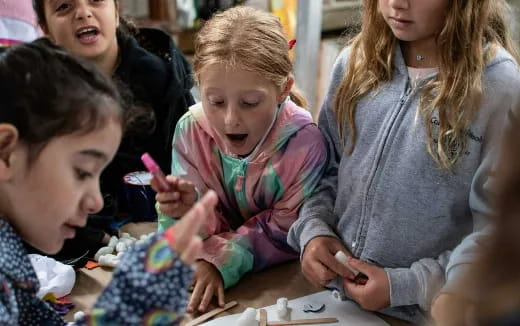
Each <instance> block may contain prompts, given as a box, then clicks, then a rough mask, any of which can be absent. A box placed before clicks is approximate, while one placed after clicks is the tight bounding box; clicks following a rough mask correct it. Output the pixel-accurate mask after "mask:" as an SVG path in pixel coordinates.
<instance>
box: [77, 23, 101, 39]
mask: <svg viewBox="0 0 520 326" xmlns="http://www.w3.org/2000/svg"><path fill="white" fill-rule="evenodd" d="M98 35H99V29H98V28H96V27H93V26H88V27H82V28H80V29H78V31H77V32H76V37H77V38H78V39H79V40H80V41H81V42H82V43H92V42H95V41H96V40H97V37H98Z"/></svg>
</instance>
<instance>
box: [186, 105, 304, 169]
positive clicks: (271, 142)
mask: <svg viewBox="0 0 520 326" xmlns="http://www.w3.org/2000/svg"><path fill="white" fill-rule="evenodd" d="M190 112H191V114H192V115H193V117H194V119H195V121H196V123H197V124H198V125H199V126H200V127H201V128H202V129H203V130H204V132H206V133H207V134H208V135H209V136H210V137H211V138H212V139H213V140H214V141H215V143H216V145H217V147H218V149H219V151H220V152H221V153H222V154H224V155H227V156H230V157H233V158H236V155H234V154H233V153H230V152H228V151H227V150H226V146H225V143H224V141H223V140H221V139H220V137H219V136H218V134H217V133H216V131H215V130H214V129H213V127H212V124H211V123H210V121H209V120H208V118H207V117H206V115H205V113H204V109H203V107H202V103H197V104H195V105H193V106H192V107H190ZM312 123H313V121H312V117H311V115H310V113H309V112H308V111H306V110H304V109H302V108H300V107H298V106H297V105H296V104H295V103H294V102H292V101H291V100H289V99H287V100H286V101H285V102H284V103H282V104H281V105H280V106H279V107H278V110H277V114H276V116H275V118H274V120H273V122H272V124H271V126H270V128H269V129H268V130H267V132H266V134H265V135H264V137H263V138H262V140H261V141H260V142H259V144H258V145H257V146H256V148H255V149H254V150H253V152H252V153H251V154H250V155H249V156H248V157H247V158H246V160H247V161H249V162H252V161H259V160H260V161H263V160H265V159H269V158H270V157H271V156H272V155H273V154H274V153H275V152H277V151H279V150H280V148H281V147H283V146H284V145H285V144H286V143H287V141H288V140H289V139H290V138H291V137H292V136H293V135H294V134H295V133H296V132H298V131H299V130H300V129H302V128H303V127H305V126H307V125H309V124H312Z"/></svg>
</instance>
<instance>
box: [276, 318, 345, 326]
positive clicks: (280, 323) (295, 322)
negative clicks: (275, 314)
mask: <svg viewBox="0 0 520 326" xmlns="http://www.w3.org/2000/svg"><path fill="white" fill-rule="evenodd" d="M337 322H338V319H337V318H315V319H299V320H291V321H270V322H268V323H267V326H284V325H309V324H331V323H337Z"/></svg>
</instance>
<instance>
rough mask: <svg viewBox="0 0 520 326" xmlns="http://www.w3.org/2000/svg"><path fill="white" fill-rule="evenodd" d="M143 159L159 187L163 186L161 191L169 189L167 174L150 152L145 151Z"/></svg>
mask: <svg viewBox="0 0 520 326" xmlns="http://www.w3.org/2000/svg"><path fill="white" fill-rule="evenodd" d="M141 161H143V163H144V165H145V166H146V168H147V169H148V171H150V173H151V174H152V175H153V176H154V177H155V179H156V180H157V183H158V184H159V187H160V188H161V191H169V190H170V185H169V184H168V181H166V176H165V175H164V173H163V171H162V170H161V168H160V167H159V165H157V163H156V162H155V161H154V160H153V158H152V157H151V156H150V154H148V153H144V154H143V155H142V156H141Z"/></svg>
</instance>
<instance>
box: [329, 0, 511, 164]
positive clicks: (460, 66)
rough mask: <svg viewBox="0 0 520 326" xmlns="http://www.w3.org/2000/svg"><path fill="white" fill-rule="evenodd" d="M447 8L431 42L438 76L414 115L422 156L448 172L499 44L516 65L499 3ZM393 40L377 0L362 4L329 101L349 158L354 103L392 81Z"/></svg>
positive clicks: (468, 0)
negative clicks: (421, 131) (421, 133)
mask: <svg viewBox="0 0 520 326" xmlns="http://www.w3.org/2000/svg"><path fill="white" fill-rule="evenodd" d="M448 6H449V9H448V12H447V16H446V23H445V25H444V28H443V29H442V30H441V31H440V33H439V35H437V38H436V42H437V45H438V49H439V74H438V77H437V78H436V79H434V80H431V81H430V82H429V83H428V84H427V85H426V86H425V87H424V88H423V89H422V94H421V99H420V105H419V112H418V114H420V116H421V117H422V119H423V123H424V126H425V129H426V134H427V137H428V145H427V149H428V152H429V153H430V155H431V156H432V157H433V159H434V160H435V161H436V163H437V164H438V166H439V167H440V168H443V169H447V170H451V169H452V167H453V165H454V164H455V162H456V161H457V159H458V158H459V157H460V155H461V154H462V153H463V151H464V149H465V147H466V134H467V132H468V129H469V126H470V124H471V122H472V121H473V119H474V117H475V115H476V114H477V112H478V110H479V106H480V100H481V95H482V74H483V70H484V68H485V65H486V63H487V62H488V61H489V60H490V59H491V58H493V56H494V55H495V54H496V51H497V49H498V48H499V47H500V46H501V47H503V48H505V49H506V50H507V51H508V52H509V53H511V54H512V55H513V56H514V57H515V59H516V61H517V62H520V61H519V60H518V52H517V48H516V47H515V45H514V42H513V40H512V37H511V35H510V31H509V28H508V19H507V14H508V10H509V7H508V5H507V3H506V2H505V1H504V0H450V1H449V5H448ZM398 42H399V40H398V39H397V38H396V37H395V36H394V35H393V33H392V30H391V29H390V27H389V26H388V25H387V23H386V22H385V20H384V18H383V16H382V15H381V13H380V12H379V9H378V0H365V1H364V9H363V24H362V27H361V32H360V33H359V34H358V35H357V36H355V37H354V38H353V39H352V40H351V42H350V43H349V46H350V47H351V54H350V56H349V59H348V62H347V64H346V69H347V72H346V74H345V76H344V77H343V80H342V82H341V84H340V86H339V88H338V90H337V93H336V97H335V101H334V112H335V116H336V119H337V123H338V129H339V134H340V136H341V139H342V140H343V142H344V145H345V144H346V137H347V131H346V126H347V125H348V130H349V132H348V133H349V136H350V139H351V146H350V148H349V149H348V152H349V154H351V153H352V152H353V151H354V147H355V145H356V126H355V122H354V119H355V113H356V104H357V103H358V102H359V100H360V99H361V98H362V97H363V96H365V95H367V94H368V93H369V92H370V91H372V90H375V89H377V87H378V85H379V84H380V83H383V82H387V81H390V80H391V79H392V78H393V75H392V74H393V54H394V49H395V47H396V46H398V44H399V43H398ZM436 111H437V112H438V115H439V117H438V120H439V123H440V124H439V134H438V135H437V136H435V135H434V133H433V130H432V127H431V124H430V123H429V122H430V121H431V119H432V117H433V114H434V113H435V112H436ZM435 137H438V141H437V142H435Z"/></svg>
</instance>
